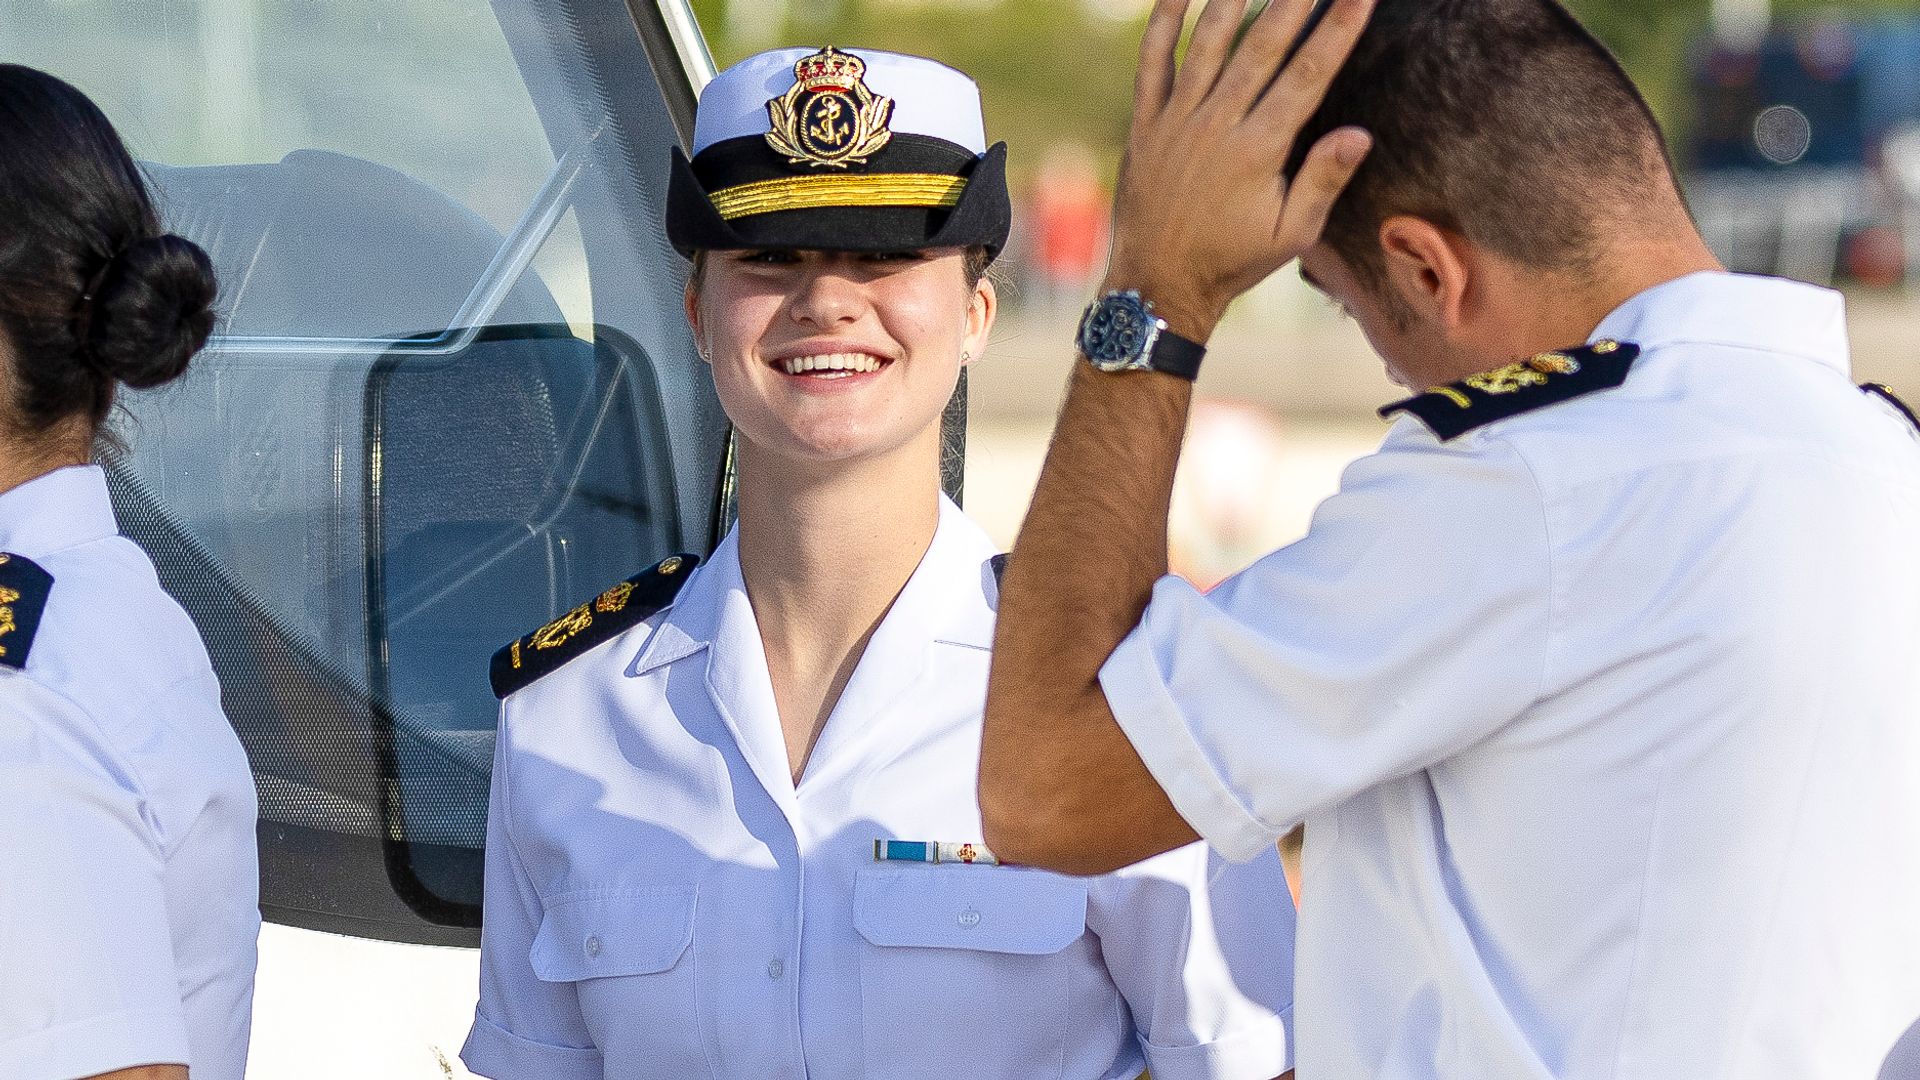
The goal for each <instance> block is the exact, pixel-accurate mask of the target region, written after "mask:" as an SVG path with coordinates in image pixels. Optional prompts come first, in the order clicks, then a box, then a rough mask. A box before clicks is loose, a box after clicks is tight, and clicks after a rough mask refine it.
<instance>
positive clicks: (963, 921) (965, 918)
mask: <svg viewBox="0 0 1920 1080" xmlns="http://www.w3.org/2000/svg"><path fill="white" fill-rule="evenodd" d="M954 921H955V922H958V923H959V924H960V925H961V926H963V927H965V928H967V929H968V930H971V929H973V928H974V927H976V926H979V925H980V913H979V912H977V911H975V910H973V909H972V908H968V909H967V910H965V911H963V912H961V913H960V917H959V918H958V919H956V920H954Z"/></svg>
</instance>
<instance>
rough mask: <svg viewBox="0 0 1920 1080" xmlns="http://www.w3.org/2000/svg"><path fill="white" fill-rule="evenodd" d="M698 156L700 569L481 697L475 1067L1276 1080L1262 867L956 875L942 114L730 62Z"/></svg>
mask: <svg viewBox="0 0 1920 1080" xmlns="http://www.w3.org/2000/svg"><path fill="white" fill-rule="evenodd" d="M836 124H838V125H840V126H838V127H835V126H834V125H836ZM695 151H696V153H695V156H694V157H693V159H692V161H691V162H690V163H689V162H687V161H685V160H684V159H680V158H676V163H675V169H676V172H675V176H674V188H673V192H672V196H671V210H670V212H669V232H670V236H671V238H672V240H673V241H674V243H675V246H676V247H678V248H679V249H680V250H681V251H682V252H684V253H687V254H689V255H692V256H694V258H695V269H694V283H693V284H692V285H691V286H690V288H689V290H688V315H689V319H690V321H691V323H692V325H693V328H694V334H695V339H696V342H697V344H698V345H699V347H700V350H701V353H702V355H704V356H706V357H707V359H708V360H709V362H710V363H711V365H712V367H713V374H714V379H715V383H716V385H717V388H718V391H719V395H720V399H721V401H722V403H723V404H724V405H725V407H726V410H727V413H728V415H729V416H730V418H731V419H732V420H733V422H734V424H735V427H736V432H737V435H738V438H739V441H740V442H739V445H740V454H739V470H740V476H739V481H740V482H739V491H740V508H739V511H740V512H739V524H738V526H737V528H736V529H735V530H734V531H733V532H732V533H731V534H729V535H728V536H727V538H726V539H725V540H724V541H723V542H722V543H721V545H720V546H719V548H718V550H716V551H715V552H714V553H713V555H712V557H711V558H710V559H709V560H708V561H707V562H706V563H705V564H704V565H703V566H701V567H700V568H699V569H698V570H695V571H691V572H689V565H690V563H691V562H692V561H693V560H691V559H690V558H674V559H669V560H667V562H665V563H663V564H662V565H661V566H660V567H658V568H656V569H655V570H654V571H651V572H649V573H648V574H644V575H642V576H641V577H639V578H636V579H634V580H632V581H629V582H626V583H623V584H622V585H620V586H617V587H616V588H615V589H613V590H610V591H609V592H607V593H606V594H604V595H602V596H601V597H599V598H597V599H595V600H593V601H591V602H589V603H588V604H586V605H582V607H580V608H577V609H575V610H574V611H573V612H569V613H568V614H567V615H566V616H564V617H563V618H561V619H560V620H558V621H556V622H555V623H553V624H550V625H549V626H547V627H543V628H542V629H541V630H540V631H537V632H536V633H534V634H532V635H530V636H529V637H527V638H524V639H522V640H521V641H519V642H515V643H514V644H513V645H512V646H510V647H509V648H508V649H506V650H503V652H502V654H501V656H500V657H499V658H497V659H496V665H495V675H496V689H498V690H500V691H501V692H502V693H503V695H504V697H505V703H504V706H503V710H502V714H501V729H500V740H499V744H498V752H497V756H496V760H495V766H494V794H493V803H492V807H491V828H490V831H489V836H488V844H487V877H486V907H485V918H484V931H483V945H482V957H481V967H482V971H481V993H480V1003H479V1009H478V1015H477V1018H476V1020H475V1024H474V1028H473V1032H472V1034H471V1036H470V1038H469V1040H468V1042H467V1045H466V1048H465V1051H464V1054H463V1056H464V1057H465V1060H466V1062H467V1064H468V1066H469V1067H470V1068H472V1069H473V1070H474V1071H475V1072H478V1073H480V1074H482V1075H486V1076H491V1077H501V1078H527V1080H531V1078H536V1077H538V1078H542V1080H548V1078H552V1080H576V1078H577V1080H602V1078H622V1080H624V1078H629V1077H674V1078H692V1077H707V1076H713V1077H743V1078H744V1077H752V1078H755V1080H768V1078H780V1077H790V1078H795V1080H797V1078H800V1077H814V1078H817V1080H842V1078H854V1077H876V1078H888V1080H892V1078H900V1077H967V1078H979V1080H990V1078H1007V1080H1014V1078H1018V1080H1043V1078H1070V1080H1101V1078H1131V1077H1134V1076H1137V1075H1138V1074H1139V1073H1140V1071H1141V1070H1142V1068H1144V1067H1147V1066H1149V1065H1150V1066H1151V1068H1152V1071H1153V1075H1154V1076H1155V1077H1156V1078H1157V1080H1183V1078H1190V1077H1191V1078H1200V1077H1207V1078H1245V1080H1254V1078H1261V1080H1265V1078H1270V1077H1273V1076H1275V1075H1277V1074H1280V1073H1282V1072H1284V1071H1285V1070H1286V1069H1287V1067H1288V1048H1287V1042H1288V1040H1287V1033H1286V1020H1287V1016H1288V1013H1289V1007H1290V1003H1291V1000H1292V986H1291V978H1290V975H1289V974H1288V972H1290V958H1291V949H1292V930H1293V923H1292V917H1293V912H1292V907H1291V904H1290V901H1289V899H1288V893H1287V888H1286V885H1285V882H1284V879H1283V876H1282V874H1281V870H1280V867H1279V864H1278V860H1277V858H1273V857H1269V858H1267V859H1264V860H1262V861H1260V862H1257V863H1255V864H1253V865H1252V866H1250V867H1228V866H1227V865H1226V864H1225V863H1224V862H1222V861H1220V860H1218V859H1217V858H1215V857H1213V856H1211V855H1210V854H1209V852H1208V850H1207V849H1205V848H1204V847H1201V846H1197V845H1196V846H1194V847H1191V848H1187V849H1185V850H1181V851H1176V852H1172V853H1170V854H1168V855H1166V856H1165V857H1162V858H1159V859H1155V860H1153V861H1151V862H1148V863H1144V864H1141V865H1139V866H1136V867H1132V868H1129V869H1127V870H1124V871H1121V872H1119V873H1115V874H1111V875H1109V876H1106V877H1103V878H1095V879H1091V880H1088V879H1079V878H1071V877H1064V876H1060V875H1055V874H1049V873H1043V872H1037V871H1034V870H1029V869H1022V868H1016V867H1011V866H1000V865H994V864H992V862H991V858H990V856H989V855H986V854H985V853H984V852H982V851H980V849H979V848H978V847H977V845H978V842H979V839H980V814H979V808H978V804H977V802H976V799H975V795H974V786H975V773H976V768H977V763H978V757H979V745H980V722H981V708H982V704H983V701H984V697H985V688H986V676H987V661H988V658H989V656H990V650H991V648H992V643H993V626H994V603H995V599H996V594H997V587H996V578H995V572H994V566H993V560H994V556H995V548H994V547H993V545H992V544H991V542H990V541H989V540H988V539H987V538H986V536H985V535H984V534H983V533H981V531H980V530H979V529H978V528H976V527H975V526H974V525H973V524H972V523H971V522H969V521H968V520H967V518H966V517H965V516H964V515H962V514H961V512H960V510H959V509H958V508H957V507H956V506H954V505H953V504H952V503H951V502H949V501H947V500H946V499H945V498H944V497H943V496H942V495H941V493H940V488H939V465H940V454H941V414H942V410H943V407H944V406H945V405H946V403H947V401H948V399H949V397H950V396H951V395H952V393H953V390H954V386H955V383H956V381H957V379H958V376H959V373H960V369H961V366H962V364H964V363H965V362H967V361H968V360H969V359H971V358H972V357H977V356H979V355H980V353H981V351H982V349H983V348H984V346H985V344H986V341H987V336H988V332H989V330H990V329H991V326H992V323H993V314H994V305H995V299H994V290H993V286H992V284H991V283H990V282H987V281H985V280H983V274H984V271H985V269H986V265H987V263H988V262H989V261H990V260H991V258H992V257H993V255H994V254H995V253H996V252H997V251H998V249H999V248H1000V246H1001V245H1002V243H1003V242H1004V241H1005V239H1006V235H1007V227H1008V220H1009V209H1008V199H1007V193H1006V182H1005V176H1004V154H1005V148H1004V146H994V147H992V148H991V149H989V148H988V147H987V145H986V141H985V137H984V134H983V132H982V128H981V119H980V106H979V97H978V91H977V89H976V88H975V86H974V84H973V82H972V81H971V80H970V79H968V78H967V77H966V76H965V75H963V74H961V73H959V72H957V71H954V70H952V69H950V68H947V67H944V66H942V65H939V64H936V63H933V62H932V61H928V60H921V59H917V58H912V57H904V56H896V55H892V54H886V53H877V52H866V51H859V52H857V53H843V52H840V51H838V50H823V51H821V52H818V53H814V52H812V51H811V50H807V49H793V50H785V51H780V52H775V53H768V54H762V55H760V56H757V57H754V58H751V59H749V60H747V61H745V62H743V63H742V64H740V65H739V66H737V67H735V68H733V69H731V70H729V71H728V72H726V73H725V74H723V75H722V76H720V78H719V79H718V80H717V81H715V82H714V83H713V84H712V85H710V86H709V87H708V88H707V90H706V92H705V95H704V96H703V98H702V100H701V103H700V107H699V113H698V123H697V132H696V136H695ZM681 582H684V586H683V587H680V583H681ZM676 588H677V596H676V595H675V592H676ZM662 604H667V605H668V606H666V607H665V608H664V610H657V609H659V608H660V606H661V605H662ZM876 842H878V843H876ZM889 842H892V843H889ZM914 842H923V843H926V844H931V845H933V846H932V847H931V848H928V847H923V846H922V843H914ZM942 842H944V843H945V849H944V851H943V850H942V849H941V846H940V845H941V844H942ZM969 842H971V843H972V844H973V845H976V846H975V847H974V848H973V849H971V850H969V849H967V848H965V847H964V846H963V845H966V844H967V843H969ZM936 853H937V854H936ZM1272 854H1273V853H1271V852H1270V853H1269V855H1270V856H1271V855H1272ZM883 857H885V858H883ZM913 857H923V858H927V859H932V858H936V857H938V858H940V859H941V861H939V862H932V861H910V859H911V858H913ZM969 857H972V858H974V859H976V860H977V861H974V862H972V863H968V862H965V861H953V860H956V859H959V860H964V859H966V858H969Z"/></svg>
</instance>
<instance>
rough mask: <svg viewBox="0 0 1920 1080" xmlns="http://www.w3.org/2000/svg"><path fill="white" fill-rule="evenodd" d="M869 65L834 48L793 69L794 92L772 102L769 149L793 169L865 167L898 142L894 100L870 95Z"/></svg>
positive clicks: (768, 111) (801, 61)
mask: <svg viewBox="0 0 1920 1080" xmlns="http://www.w3.org/2000/svg"><path fill="white" fill-rule="evenodd" d="M866 75H867V64H866V61H864V60H862V59H860V58H859V57H857V56H854V55H852V54H850V53H843V52H841V51H840V50H839V49H836V48H834V47H833V46H831V45H829V46H827V47H826V48H824V49H821V50H820V51H819V52H817V53H814V54H813V55H812V56H806V57H802V58H801V59H800V62H799V63H797V64H795V65H793V77H794V80H795V81H794V84H793V88H792V89H790V90H788V91H787V92H786V93H785V94H783V95H781V96H780V97H777V98H774V99H773V100H771V101H769V102H767V117H768V119H770V120H771V121H772V122H773V130H771V131H769V132H767V145H768V146H771V147H773V149H774V152H775V153H777V154H784V155H786V158H787V161H788V163H789V164H793V165H798V164H800V163H802V162H805V163H806V164H809V165H812V166H814V167H816V168H818V167H821V166H828V167H832V168H841V169H844V168H846V167H847V166H849V165H865V164H866V163H867V159H868V158H870V157H872V156H873V155H875V154H877V153H879V152H880V150H881V149H882V148H883V147H885V146H886V145H887V143H888V142H889V141H890V140H891V139H892V138H893V131H892V129H890V128H889V127H888V126H887V125H888V124H889V123H890V122H891V121H892V120H893V99H892V98H887V97H881V96H879V95H878V94H875V93H874V92H873V91H871V90H869V89H867V84H866Z"/></svg>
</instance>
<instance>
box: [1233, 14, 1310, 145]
mask: <svg viewBox="0 0 1920 1080" xmlns="http://www.w3.org/2000/svg"><path fill="white" fill-rule="evenodd" d="M1313 5H1314V0H1268V3H1267V7H1266V10H1264V11H1262V12H1261V13H1260V15H1259V17H1258V18H1256V19H1254V20H1253V25H1252V26H1251V27H1249V28H1248V29H1247V33H1246V36H1245V37H1244V38H1242V39H1241V40H1240V47H1239V48H1237V49H1235V50H1234V51H1233V58H1232V59H1231V60H1229V61H1227V64H1226V70H1224V71H1222V72H1221V73H1220V81H1219V84H1218V85H1217V86H1215V87H1214V90H1213V98H1212V99H1213V100H1215V101H1218V102H1219V103H1220V104H1221V106H1222V107H1223V108H1228V109H1231V110H1233V112H1234V115H1235V117H1236V118H1238V117H1240V116H1244V115H1246V113H1247V112H1248V111H1250V110H1251V109H1252V108H1253V103H1254V101H1255V100H1256V99H1258V98H1259V96H1260V92H1261V91H1263V90H1265V89H1266V88H1267V87H1268V86H1270V85H1272V84H1273V79H1274V76H1275V75H1276V74H1277V73H1278V72H1279V71H1280V64H1281V62H1282V61H1284V60H1285V59H1286V58H1287V50H1288V49H1291V48H1292V47H1293V43H1294V40H1295V39H1296V38H1298V37H1299V35H1300V28H1301V27H1302V26H1305V25H1306V24H1307V16H1309V15H1311V14H1312V13H1313Z"/></svg>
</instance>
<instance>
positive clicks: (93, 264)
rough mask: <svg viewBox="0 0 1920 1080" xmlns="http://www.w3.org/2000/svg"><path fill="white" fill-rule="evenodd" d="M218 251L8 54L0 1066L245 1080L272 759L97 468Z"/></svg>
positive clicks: (203, 302)
mask: <svg viewBox="0 0 1920 1080" xmlns="http://www.w3.org/2000/svg"><path fill="white" fill-rule="evenodd" d="M213 298H214V280H213V271H212V267H211V265H210V264H209V263H208V261H207V257H206V255H205V254H204V253H203V252H202V251H201V250H200V249H199V248H197V247H195V246H194V245H193V244H192V243H190V242H188V241H186V240H183V239H181V238H180V237H178V236H172V235H168V234H166V233H165V232H164V231H163V230H162V229H161V227H160V222H159V219H158V217H157V216H156V215H155V213H154V209H153V205H152V203H151V201H150V200H149V198H148V195H147V192H146V190H145V188H144V187H143V184H142V180H141V177H140V173H139V171H138V170H137V169H136V168H135V166H134V163H133V161H132V159H131V158H129V157H128V155H127V151H126V149H125V148H124V147H123V146H122V145H121V143H120V139H119V137H118V136H117V135H116V134H115V133H114V131H113V128H112V127H111V126H110V125H109V124H108V122H107V119H106V117H104V116H103V115H101V113H100V111H99V110H98V109H96V108H95V107H94V106H93V103H92V102H90V101H88V100H87V99H86V97H85V96H83V95H82V94H81V93H80V92H79V91H78V90H75V89H74V88H73V87H71V86H69V85H67V84H66V83H63V82H61V81H60V80H58V79H55V78H53V77H52V76H50V75H46V74H43V73H41V72H38V71H34V70H32V69H29V68H24V67H19V66H17V65H11V64H8V65H0V1077H6V1078H7V1080H70V1078H73V1077H88V1076H99V1075H106V1076H111V1077H114V1078H116V1080H135V1078H139V1080H184V1078H185V1077H186V1076H187V1074H188V1069H189V1067H191V1070H192V1075H193V1080H240V1076H241V1074H242V1072H243V1071H244V1068H245V1064H246V1056H247V1033H248V1025H249V1021H250V1019H251V1016H252V1009H251V1002H252V994H253V969H254V942H255V939H256V937H257V936H258V933H259V926H260V915H259V908H258V905H257V893H258V874H257V870H256V866H255V853H254V852H255V849H254V792H253V778H252V776H251V774H250V773H249V771H248V768H247V760H246V756H245V755H244V754H243V753H242V752H241V749H240V742H239V740H238V739H237V738H236V737H235V735H234V732H233V729H232V728H231V727H229V726H228V724H227V720H226V716H225V715H224V714H223V713H222V711H221V708H220V684H219V682H218V681H217V680H216V679H215V678H214V673H213V669H212V667H211V666H210V665H209V663H208V661H207V653H206V649H205V648H204V647H203V646H202V644H201V642H200V636H199V634H198V632H197V631H196V630H195V628H194V625H193V623H192V622H191V621H189V620H188V618H187V615H186V613H185V612H183V611H182V610H181V609H180V607H179V605H177V604H175V603H174V602H173V600H172V599H171V598H169V597H168V596H167V595H166V594H165V593H164V592H162V591H161V589H160V583H159V580H158V579H157V578H156V576H155V574H154V569H153V564H152V563H151V562H149V561H148V559H147V557H146V555H145V553H143V552H142V551H141V550H140V549H139V548H138V547H135V546H134V545H133V543H132V542H130V541H128V540H126V539H125V538H123V537H121V536H120V535H119V528H118V526H117V525H116V523H115V521H114V515H113V507H112V505H111V504H110V503H109V502H108V500H107V483H106V478H105V476H104V475H103V474H102V472H101V471H100V469H99V468H98V467H97V466H95V465H92V464H90V461H91V459H92V453H93V446H94V442H95V439H96V436H97V434H98V432H99V430H100V427H101V424H102V423H103V421H105V419H106V417H107V415H108V412H109V411H110V410H111V408H112V406H113V401H114V394H115V391H116V389H117V388H118V387H119V386H120V385H121V384H125V385H128V386H133V387H148V386H157V385H159V384H161V383H164V382H167V381H169V380H171V379H173V378H175V377H177V376H178V375H180V373H181V372H182V371H184V370H185V368H186V366H187V362H188V360H189V359H191V358H192V356H193V355H194V353H195V352H197V351H198V350H199V348H200V346H201V345H202V344H203V343H204V342H205V341H206V338H207V333H208V331H209V330H210V329H211V328H212V326H213V312H212V306H211V305H212V303H213Z"/></svg>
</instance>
